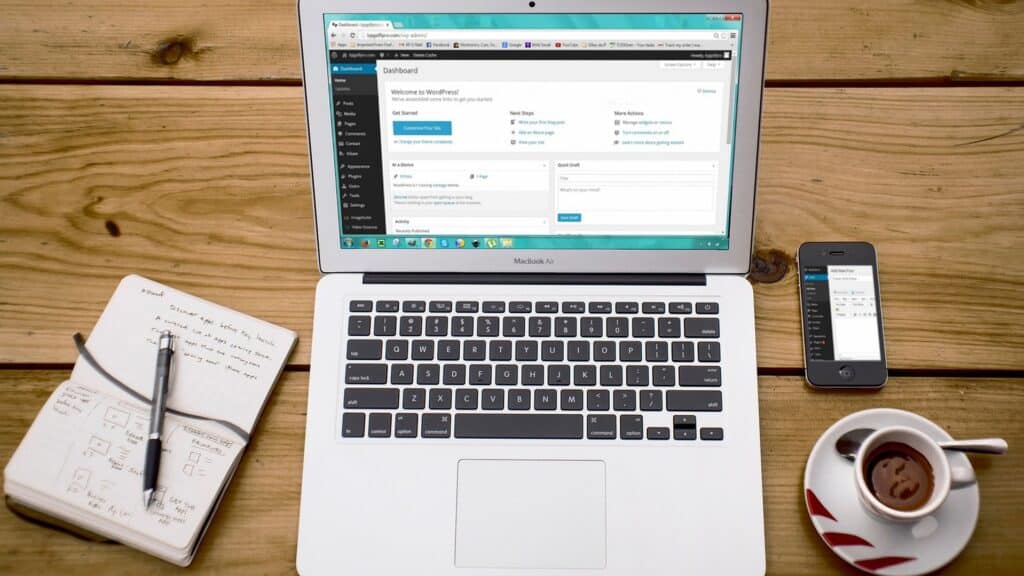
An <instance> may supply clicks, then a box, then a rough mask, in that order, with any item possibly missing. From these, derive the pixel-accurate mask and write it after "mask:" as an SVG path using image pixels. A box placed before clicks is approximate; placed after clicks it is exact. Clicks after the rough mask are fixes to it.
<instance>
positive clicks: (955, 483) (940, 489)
mask: <svg viewBox="0 0 1024 576" xmlns="http://www.w3.org/2000/svg"><path fill="white" fill-rule="evenodd" d="M853 469H854V474H855V475H856V483H857V494H858V495H859V496H860V501H861V502H862V503H863V504H864V506H865V507H866V508H867V509H868V510H869V511H871V512H872V513H874V514H875V515H877V516H880V517H882V518H885V519H888V520H893V521H896V522H911V521H915V520H918V519H920V518H924V517H926V516H929V515H931V514H933V513H934V512H935V511H936V510H938V509H939V507H940V506H942V503H943V502H945V501H946V497H947V496H949V491H950V490H952V489H954V488H958V487H961V486H966V485H970V484H973V483H974V471H973V470H972V469H970V468H969V467H968V468H964V467H961V466H952V465H950V462H949V458H948V457H947V456H946V452H945V451H944V450H943V449H942V447H940V446H939V445H938V443H937V442H936V441H935V440H933V439H932V438H931V437H930V436H928V435H926V434H924V433H923V432H920V431H918V430H915V429H914V428H908V427H906V426H890V427H887V428H881V429H879V430H876V431H875V432H874V433H872V434H871V435H870V436H868V437H867V438H866V439H865V440H864V442H863V443H862V444H861V447H860V450H859V451H858V452H857V457H856V459H855V460H854V466H853Z"/></svg>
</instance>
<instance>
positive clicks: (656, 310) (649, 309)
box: [640, 302, 665, 314]
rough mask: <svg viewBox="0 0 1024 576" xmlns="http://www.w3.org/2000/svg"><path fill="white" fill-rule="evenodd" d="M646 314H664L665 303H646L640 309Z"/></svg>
mask: <svg viewBox="0 0 1024 576" xmlns="http://www.w3.org/2000/svg"><path fill="white" fill-rule="evenodd" d="M640 309H641V310H643V312H644V314H664V313H665V303H664V302H644V303H643V305H642V306H641V307H640Z"/></svg>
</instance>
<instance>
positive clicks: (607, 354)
mask: <svg viewBox="0 0 1024 576" xmlns="http://www.w3.org/2000/svg"><path fill="white" fill-rule="evenodd" d="M594 361H595V362H615V342H608V341H600V342H594Z"/></svg>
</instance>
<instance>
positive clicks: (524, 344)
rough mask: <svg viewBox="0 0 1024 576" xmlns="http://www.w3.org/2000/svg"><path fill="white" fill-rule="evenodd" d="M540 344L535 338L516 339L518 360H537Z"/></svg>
mask: <svg viewBox="0 0 1024 576" xmlns="http://www.w3.org/2000/svg"><path fill="white" fill-rule="evenodd" d="M539 349H540V345H539V344H537V343H536V342H534V341H533V340H517V341H516V360H517V361H519V362H534V361H536V360H537V354H538V350H539Z"/></svg>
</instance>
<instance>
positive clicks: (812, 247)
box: [797, 242, 888, 388]
mask: <svg viewBox="0 0 1024 576" xmlns="http://www.w3.org/2000/svg"><path fill="white" fill-rule="evenodd" d="M797 269H798V270H799V271H800V274H799V279H800V280H799V282H800V310H801V314H802V316H803V321H802V325H803V334H804V367H805V372H806V374H807V383H808V384H810V385H811V386H814V387H816V388H881V387H882V386H883V385H884V384H885V381H886V379H887V378H888V369H887V368H886V364H885V338H883V336H882V305H881V304H882V302H881V299H880V297H879V292H878V265H877V262H876V258H875V248H874V246H872V245H871V244H868V243H867V242H807V243H805V244H803V245H802V246H800V250H799V252H798V253H797Z"/></svg>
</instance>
